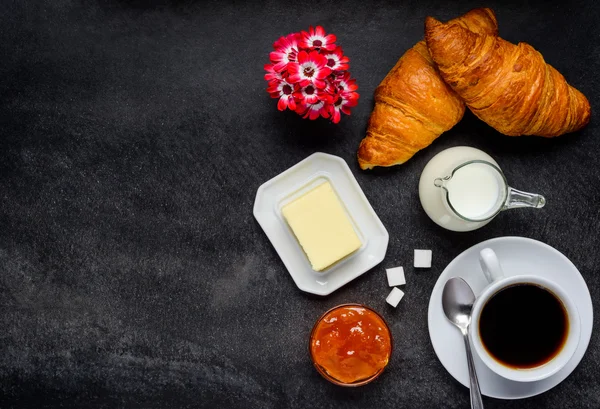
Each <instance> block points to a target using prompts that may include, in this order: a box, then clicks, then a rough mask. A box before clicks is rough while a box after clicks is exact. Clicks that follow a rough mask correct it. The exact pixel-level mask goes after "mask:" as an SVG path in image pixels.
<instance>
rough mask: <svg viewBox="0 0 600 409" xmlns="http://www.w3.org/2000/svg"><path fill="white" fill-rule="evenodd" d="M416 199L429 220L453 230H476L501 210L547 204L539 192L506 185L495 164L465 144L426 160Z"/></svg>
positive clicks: (537, 206) (483, 153)
mask: <svg viewBox="0 0 600 409" xmlns="http://www.w3.org/2000/svg"><path fill="white" fill-rule="evenodd" d="M419 198H420V199H421V205H422V206H423V209H424V210H425V213H427V215H428V216H429V217H430V218H431V220H433V221H434V222H436V223H437V224H439V225H440V226H442V227H443V228H445V229H448V230H453V231H470V230H475V229H478V228H480V227H482V226H485V225H486V224H488V223H489V222H490V221H491V220H492V219H493V218H494V217H495V216H496V215H497V214H498V213H500V212H501V211H502V210H506V209H513V208H517V207H533V208H537V209H539V208H542V207H544V205H545V204H546V199H545V198H544V197H543V196H541V195H538V194H533V193H527V192H522V191H520V190H517V189H514V188H512V187H510V186H508V183H507V182H506V178H505V176H504V174H503V173H502V170H500V167H499V166H498V163H496V161H495V160H494V159H493V158H492V157H491V156H489V155H488V154H487V153H485V152H483V151H480V150H479V149H475V148H471V147H468V146H457V147H454V148H450V149H446V150H444V151H442V152H440V153H438V154H437V155H436V156H434V157H433V158H432V159H431V160H430V161H429V163H427V165H426V166H425V168H424V169H423V173H421V179H420V181H419Z"/></svg>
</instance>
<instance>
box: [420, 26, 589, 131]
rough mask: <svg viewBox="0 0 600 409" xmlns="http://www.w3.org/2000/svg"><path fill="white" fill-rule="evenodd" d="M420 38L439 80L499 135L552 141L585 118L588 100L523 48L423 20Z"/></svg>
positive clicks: (532, 51) (530, 49)
mask: <svg viewBox="0 0 600 409" xmlns="http://www.w3.org/2000/svg"><path fill="white" fill-rule="evenodd" d="M425 39H426V41H427V46H428V47H429V51H430V52H431V56H432V57H433V60H434V61H435V62H436V64H437V65H438V68H439V70H440V73H441V75H442V77H443V78H444V80H445V81H446V82H447V83H448V84H449V85H450V86H451V87H452V89H454V91H456V93H457V94H458V95H460V97H461V98H462V99H463V100H464V101H465V103H466V105H467V106H468V107H469V109H470V110H471V111H472V112H473V113H474V114H475V115H476V116H477V117H479V118H480V119H481V120H483V121H484V122H486V123H487V124H488V125H490V126H492V127H493V128H495V129H496V130H498V131H499V132H501V133H503V134H506V135H511V136H517V135H538V136H545V137H553V136H558V135H562V134H565V133H569V132H573V131H576V130H578V129H580V128H582V127H583V126H585V125H586V124H587V123H588V122H589V119H590V104H589V102H588V100H587V98H586V97H585V96H584V95H583V94H582V93H581V92H579V91H578V90H577V89H575V88H573V87H572V86H570V85H569V84H567V82H566V80H565V78H564V77H563V76H562V75H561V74H560V73H559V72H558V71H557V70H556V69H554V68H553V67H552V66H551V65H549V64H547V63H546V62H545V61H544V58H543V57H542V55H541V54H540V53H539V52H538V51H536V50H535V49H534V48H533V47H532V46H530V45H529V44H527V43H519V44H518V45H514V44H512V43H510V42H508V41H505V40H503V39H502V38H500V37H498V36H496V35H489V34H486V33H481V32H480V33H474V32H472V31H469V30H466V29H465V28H463V27H461V26H459V25H456V24H443V23H441V22H439V21H438V20H436V19H434V18H432V17H427V19H426V20H425Z"/></svg>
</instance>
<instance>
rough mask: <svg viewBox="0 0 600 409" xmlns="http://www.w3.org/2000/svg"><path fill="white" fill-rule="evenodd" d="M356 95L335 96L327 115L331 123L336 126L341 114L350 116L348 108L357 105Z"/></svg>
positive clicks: (348, 93)
mask: <svg viewBox="0 0 600 409" xmlns="http://www.w3.org/2000/svg"><path fill="white" fill-rule="evenodd" d="M358 97H359V95H358V93H357V92H340V93H339V94H338V95H337V98H336V100H335V101H334V102H333V103H332V104H329V115H331V122H333V123H334V124H337V123H338V122H340V119H341V118H342V114H341V113H342V112H343V113H344V114H346V115H350V108H352V107H355V106H356V105H357V104H358Z"/></svg>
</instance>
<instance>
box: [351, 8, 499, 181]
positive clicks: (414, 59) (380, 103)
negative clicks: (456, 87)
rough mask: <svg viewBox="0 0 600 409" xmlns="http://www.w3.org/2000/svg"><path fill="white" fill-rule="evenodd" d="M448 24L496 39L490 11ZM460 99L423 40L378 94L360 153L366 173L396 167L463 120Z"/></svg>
mask: <svg viewBox="0 0 600 409" xmlns="http://www.w3.org/2000/svg"><path fill="white" fill-rule="evenodd" d="M448 24H451V25H456V26H458V27H461V28H464V29H467V30H472V31H473V32H475V33H489V34H492V35H497V33H498V26H497V23H496V17H495V16H494V13H493V11H492V10H490V9H475V10H471V11H470V12H468V13H467V14H465V15H464V16H462V17H459V18H456V19H454V20H451V21H449V22H448ZM464 111H465V106H464V103H463V102H462V100H461V99H460V98H459V97H458V95H456V94H455V93H454V91H452V89H451V88H450V87H448V85H446V83H445V82H444V81H443V79H442V78H441V76H440V74H439V72H438V70H437V68H436V66H435V63H434V62H433V60H432V58H431V56H430V55H429V51H428V50H427V46H426V44H425V42H424V41H419V42H418V43H417V44H416V45H415V46H414V47H412V48H411V49H409V50H408V51H407V52H406V53H405V54H404V55H403V56H402V57H401V58H400V60H398V62H397V63H396V65H395V66H394V68H392V70H391V71H390V72H389V73H388V74H387V76H386V77H385V78H384V80H383V81H382V82H381V84H380V85H379V86H378V87H377V89H376V90H375V107H374V109H373V113H372V114H371V118H370V120H369V125H368V128H367V137H366V138H365V139H363V140H362V142H361V143H360V147H359V149H358V163H359V165H360V167H361V168H362V169H371V168H373V167H375V166H392V165H398V164H401V163H404V162H406V161H407V160H409V159H410V158H411V157H412V156H413V155H414V154H415V153H416V152H418V151H419V150H421V149H423V148H425V147H427V146H429V145H430V144H431V143H432V142H433V141H434V140H435V139H436V138H437V137H438V136H440V135H441V134H442V133H443V132H445V131H447V130H449V129H450V128H452V127H453V126H454V125H456V124H457V123H458V121H460V120H461V118H462V116H463V114H464Z"/></svg>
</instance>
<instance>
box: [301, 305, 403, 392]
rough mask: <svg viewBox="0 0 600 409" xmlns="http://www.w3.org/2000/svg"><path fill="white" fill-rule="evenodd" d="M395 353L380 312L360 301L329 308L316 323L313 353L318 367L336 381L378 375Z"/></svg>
mask: <svg viewBox="0 0 600 409" xmlns="http://www.w3.org/2000/svg"><path fill="white" fill-rule="evenodd" d="M391 353H392V334H391V333H390V330H389V328H388V326H387V324H386V323H385V321H384V320H383V318H381V316H380V315H379V314H377V313H376V312H375V311H373V310H371V309H370V308H367V307H364V306H362V305H358V304H345V305H340V306H338V307H335V308H333V309H331V310H329V311H327V312H326V313H325V314H324V315H323V316H322V317H321V318H320V319H319V321H317V323H316V324H315V326H314V328H313V330H312V334H311V337H310V354H311V358H312V360H313V363H314V364H315V367H316V368H317V370H318V371H319V372H320V373H321V375H323V376H324V377H325V378H326V379H328V380H330V381H332V382H333V383H337V384H343V385H348V384H354V385H356V384H361V385H362V384H364V383H367V382H369V381H371V380H373V379H375V378H376V377H377V376H378V375H379V374H380V373H381V372H382V371H383V369H384V368H385V366H386V365H387V363H388V361H389V359H390V355H391Z"/></svg>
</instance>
